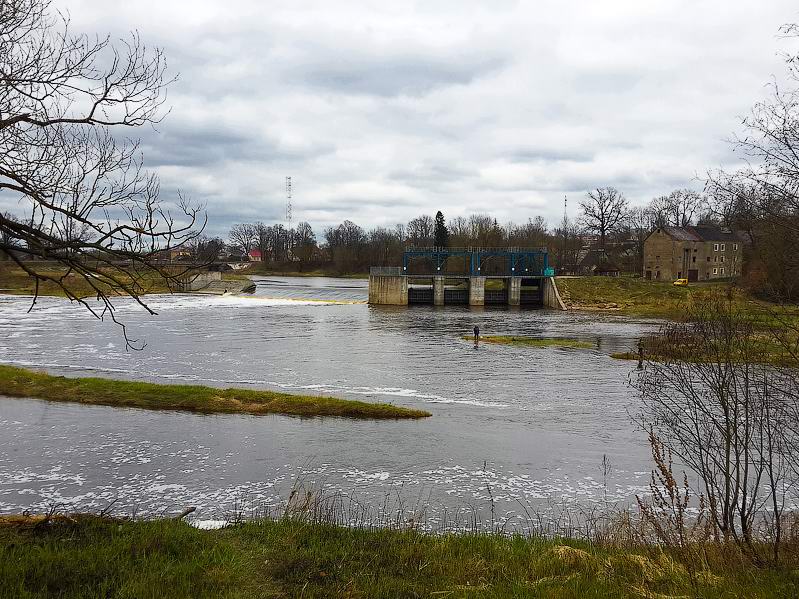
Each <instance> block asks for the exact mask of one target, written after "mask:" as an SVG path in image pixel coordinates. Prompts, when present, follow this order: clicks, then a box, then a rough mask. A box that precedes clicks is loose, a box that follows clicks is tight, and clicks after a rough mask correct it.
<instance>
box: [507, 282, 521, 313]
mask: <svg viewBox="0 0 799 599" xmlns="http://www.w3.org/2000/svg"><path fill="white" fill-rule="evenodd" d="M521 303H522V278H521V277H511V278H510V279H509V284H508V305H509V306H519V305H521Z"/></svg>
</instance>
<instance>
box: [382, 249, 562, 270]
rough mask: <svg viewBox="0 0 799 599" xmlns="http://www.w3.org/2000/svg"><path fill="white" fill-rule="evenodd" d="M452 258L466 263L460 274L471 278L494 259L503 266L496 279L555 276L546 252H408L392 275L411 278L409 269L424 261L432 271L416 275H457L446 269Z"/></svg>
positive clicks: (453, 250) (419, 250)
mask: <svg viewBox="0 0 799 599" xmlns="http://www.w3.org/2000/svg"><path fill="white" fill-rule="evenodd" d="M450 258H461V259H463V263H464V270H463V271H462V272H461V273H458V274H463V275H468V276H472V277H479V276H481V275H483V274H484V272H483V266H484V264H485V262H486V260H489V259H492V258H493V259H498V260H499V261H501V264H502V266H501V267H500V268H499V269H498V270H497V268H496V266H495V267H494V268H493V269H492V270H493V272H492V274H493V275H500V276H511V277H514V276H515V277H524V276H527V277H545V276H552V274H553V272H552V269H551V268H550V267H549V254H548V252H547V250H546V249H544V248H408V249H406V250H405V252H404V253H403V255H402V271H401V272H398V273H391V274H409V271H408V268H409V266H410V265H411V263H412V262H413V261H414V260H424V261H425V263H426V264H429V265H430V270H429V272H415V273H413V274H431V275H435V274H438V273H441V274H444V273H445V272H446V273H447V274H454V273H452V272H451V271H447V269H446V265H447V261H448V260H449V259H450ZM495 262H496V260H495Z"/></svg>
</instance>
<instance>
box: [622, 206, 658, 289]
mask: <svg viewBox="0 0 799 599" xmlns="http://www.w3.org/2000/svg"><path fill="white" fill-rule="evenodd" d="M656 218H657V217H656V215H655V213H654V212H653V211H652V210H651V209H650V208H647V207H643V206H637V207H635V208H632V209H630V210H629V211H628V213H627V223H626V224H627V226H628V227H629V231H630V235H631V236H632V238H633V239H634V240H635V259H636V270H637V272H638V273H639V274H642V273H643V270H644V242H645V241H646V238H647V237H649V234H650V233H651V232H652V231H653V230H654V229H655V227H656V224H655V222H656Z"/></svg>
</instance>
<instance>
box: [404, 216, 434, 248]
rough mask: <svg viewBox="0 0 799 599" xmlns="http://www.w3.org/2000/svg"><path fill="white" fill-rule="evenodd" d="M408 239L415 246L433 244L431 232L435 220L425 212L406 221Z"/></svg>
mask: <svg viewBox="0 0 799 599" xmlns="http://www.w3.org/2000/svg"><path fill="white" fill-rule="evenodd" d="M407 231H408V241H409V242H410V243H411V245H413V246H416V247H429V246H432V245H433V232H434V231H435V222H434V221H433V219H432V217H430V216H428V215H427V214H423V215H422V216H417V217H416V218H414V219H412V220H410V221H409V222H408V229H407Z"/></svg>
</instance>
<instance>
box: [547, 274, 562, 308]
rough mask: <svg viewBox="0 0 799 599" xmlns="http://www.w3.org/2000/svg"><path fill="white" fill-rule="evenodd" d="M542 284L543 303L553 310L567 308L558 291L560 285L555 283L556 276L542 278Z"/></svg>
mask: <svg viewBox="0 0 799 599" xmlns="http://www.w3.org/2000/svg"><path fill="white" fill-rule="evenodd" d="M541 285H542V286H543V287H544V288H543V289H542V290H541V303H542V304H544V307H545V308H552V309H553V310H566V309H567V308H566V304H564V303H563V300H562V299H561V298H560V293H559V292H558V285H557V283H555V277H546V278H544V279H542V280H541Z"/></svg>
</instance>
